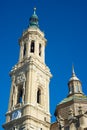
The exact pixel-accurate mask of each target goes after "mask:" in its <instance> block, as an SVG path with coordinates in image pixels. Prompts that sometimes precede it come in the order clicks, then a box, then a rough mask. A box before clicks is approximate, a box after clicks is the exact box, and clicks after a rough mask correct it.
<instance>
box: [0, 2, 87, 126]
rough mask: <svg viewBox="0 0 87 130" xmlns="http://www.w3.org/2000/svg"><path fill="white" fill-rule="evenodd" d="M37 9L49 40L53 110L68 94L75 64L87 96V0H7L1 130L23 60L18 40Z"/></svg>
mask: <svg viewBox="0 0 87 130" xmlns="http://www.w3.org/2000/svg"><path fill="white" fill-rule="evenodd" d="M33 7H36V8H37V15H38V17H39V25H40V29H41V30H42V31H44V33H45V36H46V38H47V40H48V42H47V46H46V64H47V65H48V66H49V68H50V70H51V72H52V74H53V78H52V79H51V83H50V111H51V114H52V122H53V121H55V118H54V111H55V107H56V105H57V104H58V103H59V102H60V101H61V100H62V99H63V98H65V97H66V96H67V94H68V86H67V83H68V80H69V78H70V77H71V68H72V63H73V64H74V66H75V72H76V75H77V76H78V78H79V79H80V80H81V81H82V87H83V92H84V93H85V94H86V95H87V0H15V1H14V0H13V1H12V0H3V1H1V2H0V84H1V85H0V86H1V87H0V90H1V91H0V129H2V128H1V125H2V124H3V123H4V122H5V113H6V111H7V107H8V100H9V94H10V85H11V80H10V77H9V72H10V70H11V68H12V66H14V65H15V64H16V63H17V61H18V57H19V45H18V39H19V38H20V36H21V34H22V32H23V31H24V30H25V29H26V28H27V26H28V24H29V18H30V16H31V15H32V14H33Z"/></svg>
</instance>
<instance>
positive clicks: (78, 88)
mask: <svg viewBox="0 0 87 130" xmlns="http://www.w3.org/2000/svg"><path fill="white" fill-rule="evenodd" d="M68 88H69V94H68V96H67V97H66V98H64V99H63V100H62V101H61V102H60V103H59V104H58V105H57V107H56V111H55V116H56V119H57V123H55V124H52V126H51V130H56V127H58V128H57V130H60V129H61V130H77V129H78V130H83V128H86V129H87V124H86V122H87V96H85V95H84V94H83V92H82V84H81V81H80V80H79V78H77V76H76V74H75V71H74V66H72V76H71V78H70V79H69V82H68ZM60 117H61V118H60ZM56 124H57V125H56ZM53 127H55V128H53ZM84 130H85V129H84Z"/></svg>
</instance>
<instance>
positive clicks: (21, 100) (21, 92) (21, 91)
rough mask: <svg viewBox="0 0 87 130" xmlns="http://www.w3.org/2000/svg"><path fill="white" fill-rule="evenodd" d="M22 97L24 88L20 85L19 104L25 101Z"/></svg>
mask: <svg viewBox="0 0 87 130" xmlns="http://www.w3.org/2000/svg"><path fill="white" fill-rule="evenodd" d="M22 97H23V89H22V86H20V87H19V89H18V98H17V104H18V103H22V102H23V99H22Z"/></svg>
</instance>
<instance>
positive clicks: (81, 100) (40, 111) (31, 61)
mask: <svg viewBox="0 0 87 130" xmlns="http://www.w3.org/2000/svg"><path fill="white" fill-rule="evenodd" d="M38 22H39V19H38V16H37V14H36V8H34V13H33V15H32V16H31V17H30V20H29V27H28V28H27V30H25V31H24V32H23V34H22V36H21V38H20V39H19V45H20V53H19V60H18V63H17V64H16V65H15V66H14V67H13V68H12V70H11V72H10V76H11V80H12V83H11V91H10V98H9V104H8V111H7V113H6V122H5V123H4V124H3V128H4V130H87V96H86V95H85V94H84V93H83V91H82V83H81V81H80V80H79V78H77V76H76V74H75V71H74V66H73V67H72V76H71V78H70V79H69V82H68V89H69V93H68V95H67V97H66V98H65V99H63V100H62V101H61V102H60V103H58V105H57V106H56V109H55V112H54V115H55V117H56V121H55V122H54V123H51V115H50V104H49V83H50V78H51V77H52V74H51V72H50V69H49V68H48V67H47V66H46V64H45V47H46V42H47V40H46V38H45V36H44V33H43V32H42V31H41V30H40V28H39V23H38Z"/></svg>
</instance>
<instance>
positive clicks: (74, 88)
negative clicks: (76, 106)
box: [68, 66, 83, 96]
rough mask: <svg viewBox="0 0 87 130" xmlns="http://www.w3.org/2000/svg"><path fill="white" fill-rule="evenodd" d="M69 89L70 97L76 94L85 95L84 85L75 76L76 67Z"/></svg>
mask: <svg viewBox="0 0 87 130" xmlns="http://www.w3.org/2000/svg"><path fill="white" fill-rule="evenodd" d="M68 87H69V96H70V95H74V94H76V95H83V92H82V84H81V81H80V80H79V79H78V78H77V76H76V74H75V71H74V66H72V77H71V78H70V79H69V82H68Z"/></svg>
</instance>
